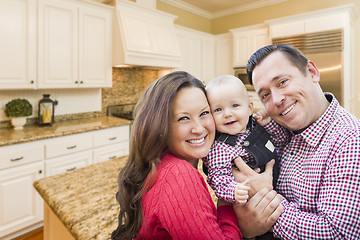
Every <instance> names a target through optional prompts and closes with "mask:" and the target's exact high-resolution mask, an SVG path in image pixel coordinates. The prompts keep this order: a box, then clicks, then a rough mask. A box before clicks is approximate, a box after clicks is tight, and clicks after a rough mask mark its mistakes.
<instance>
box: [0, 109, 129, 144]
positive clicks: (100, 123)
mask: <svg viewBox="0 0 360 240" xmlns="http://www.w3.org/2000/svg"><path fill="white" fill-rule="evenodd" d="M130 124H131V121H129V120H126V119H122V118H117V117H110V116H103V117H95V118H86V119H78V120H69V121H63V122H55V123H54V124H53V125H52V126H43V127H40V126H37V125H34V126H25V127H24V129H23V130H14V129H12V128H1V129H0V146H5V145H10V144H16V143H24V142H30V141H36V140H42V139H46V138H53V137H60V136H65V135H70V134H74V133H82V132H87V131H93V130H98V129H105V128H111V127H117V126H122V125H130Z"/></svg>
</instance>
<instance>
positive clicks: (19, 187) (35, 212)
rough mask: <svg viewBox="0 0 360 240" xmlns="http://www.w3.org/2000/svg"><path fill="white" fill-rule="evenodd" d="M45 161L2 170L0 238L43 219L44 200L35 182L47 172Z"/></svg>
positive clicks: (0, 173)
mask: <svg viewBox="0 0 360 240" xmlns="http://www.w3.org/2000/svg"><path fill="white" fill-rule="evenodd" d="M43 166H44V164H43V162H42V161H40V162H36V163H31V164H25V165H23V166H18V167H13V168H9V169H4V170H0V193H1V194H0V196H1V200H0V238H1V239H2V237H3V236H5V235H8V234H10V233H12V232H15V231H17V230H20V229H22V228H25V227H28V226H31V225H33V224H35V223H38V222H40V221H42V219H43V200H42V199H41V197H40V195H39V194H38V193H37V192H36V190H35V188H34V187H33V182H34V181H35V180H38V179H40V178H42V177H43V176H44V170H43Z"/></svg>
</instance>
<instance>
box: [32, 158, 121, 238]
mask: <svg viewBox="0 0 360 240" xmlns="http://www.w3.org/2000/svg"><path fill="white" fill-rule="evenodd" d="M126 161H127V156H126V157H120V158H117V159H113V160H108V161H104V162H101V163H96V164H93V165H90V166H88V167H84V168H79V169H76V170H74V171H71V172H66V173H62V174H58V175H54V176H51V177H47V178H43V179H40V180H38V181H36V182H34V186H35V188H36V190H37V191H38V192H39V193H40V195H41V196H42V197H43V199H44V201H45V202H46V203H47V204H48V205H49V207H50V208H51V209H52V210H53V212H54V213H55V214H56V215H57V216H58V218H59V219H60V221H62V222H63V223H64V225H65V227H66V228H67V229H68V230H69V232H70V233H71V234H72V235H73V236H74V237H75V238H76V239H79V240H90V239H101V240H103V239H110V235H111V232H112V231H114V230H115V229H116V227H117V225H118V214H119V204H118V203H117V202H116V199H115V194H116V192H117V190H118V183H117V177H118V174H119V171H120V169H121V168H123V167H124V166H125V163H126Z"/></svg>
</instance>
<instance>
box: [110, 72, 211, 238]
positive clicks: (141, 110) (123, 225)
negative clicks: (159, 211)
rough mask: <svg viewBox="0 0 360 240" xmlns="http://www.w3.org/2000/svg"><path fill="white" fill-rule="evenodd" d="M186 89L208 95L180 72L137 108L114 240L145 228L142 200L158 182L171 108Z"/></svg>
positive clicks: (151, 90) (146, 94)
mask: <svg viewBox="0 0 360 240" xmlns="http://www.w3.org/2000/svg"><path fill="white" fill-rule="evenodd" d="M184 87H198V88H200V89H201V90H202V91H203V92H204V94H205V95H206V93H205V89H204V85H203V84H202V83H201V82H200V81H199V80H198V79H196V78H195V77H193V76H192V75H190V74H189V73H186V72H182V71H178V72H172V73H169V74H167V75H165V76H163V77H161V78H159V79H158V80H156V81H155V82H153V83H152V84H151V85H150V86H149V87H148V88H147V89H146V90H145V92H144V93H143V94H142V96H141V97H140V99H139V101H138V103H137V104H136V106H135V110H134V122H133V125H132V128H131V137H130V154H129V159H128V162H127V163H126V165H125V167H124V168H123V169H122V170H121V171H120V173H119V179H118V181H119V191H118V193H117V194H116V199H117V201H118V202H119V204H120V213H119V219H118V220H119V226H118V228H117V229H116V230H115V231H114V232H113V233H112V235H111V238H112V239H115V240H118V239H124V240H127V239H132V238H134V237H136V236H137V234H138V233H139V231H140V229H141V227H142V222H143V214H142V207H141V198H142V196H143V195H144V193H145V192H147V191H148V190H149V189H150V188H151V187H152V186H153V184H154V182H155V180H156V166H157V165H158V163H159V162H160V157H161V155H162V154H163V153H164V152H166V150H167V139H168V136H169V125H170V110H171V104H172V101H173V99H174V98H175V96H176V94H177V92H178V91H179V90H180V89H182V88H184ZM147 178H148V180H147ZM145 183H146V186H145Z"/></svg>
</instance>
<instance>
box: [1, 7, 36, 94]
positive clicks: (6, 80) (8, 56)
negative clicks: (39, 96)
mask: <svg viewBox="0 0 360 240" xmlns="http://www.w3.org/2000/svg"><path fill="white" fill-rule="evenodd" d="M35 14H36V1H28V0H8V1H5V0H2V1H0V23H1V24H0V32H1V37H0V53H1V57H0V89H20V88H21V89H26V88H35V85H36V84H35V82H36V15H35Z"/></svg>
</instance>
